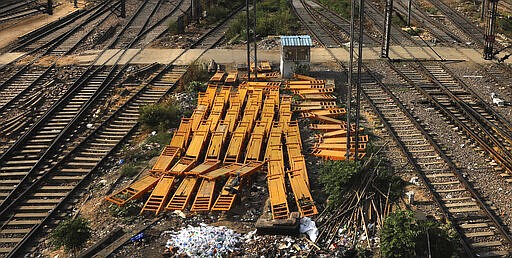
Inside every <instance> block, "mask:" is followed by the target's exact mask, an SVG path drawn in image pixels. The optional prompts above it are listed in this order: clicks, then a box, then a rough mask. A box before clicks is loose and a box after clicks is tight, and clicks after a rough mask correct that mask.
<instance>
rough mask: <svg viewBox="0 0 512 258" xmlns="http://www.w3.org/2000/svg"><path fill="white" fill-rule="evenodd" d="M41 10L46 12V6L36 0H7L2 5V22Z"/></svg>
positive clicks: (0, 8) (0, 15) (0, 16)
mask: <svg viewBox="0 0 512 258" xmlns="http://www.w3.org/2000/svg"><path fill="white" fill-rule="evenodd" d="M40 12H46V8H44V6H42V5H40V4H39V3H38V2H37V1H36V0H24V1H5V2H4V3H2V4H1V5H0V23H3V22H7V21H10V20H14V19H18V18H21V17H25V16H29V15H33V14H36V13H40Z"/></svg>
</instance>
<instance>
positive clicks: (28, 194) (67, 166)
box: [0, 42, 216, 257]
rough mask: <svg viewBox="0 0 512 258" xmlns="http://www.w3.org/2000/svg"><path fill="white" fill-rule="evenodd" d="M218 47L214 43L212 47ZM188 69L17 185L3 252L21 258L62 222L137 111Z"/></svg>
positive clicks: (172, 72) (2, 229)
mask: <svg viewBox="0 0 512 258" xmlns="http://www.w3.org/2000/svg"><path fill="white" fill-rule="evenodd" d="M215 44H216V42H213V43H212V46H213V45H215ZM118 69H119V70H120V71H123V70H124V69H123V68H118ZM185 71H186V67H174V66H172V65H169V66H167V67H165V68H163V69H160V70H159V71H157V72H156V73H154V74H153V76H151V77H150V79H149V80H148V83H145V84H144V86H143V87H142V88H141V89H140V90H139V91H137V93H135V94H133V95H132V96H131V98H130V100H128V101H127V102H126V103H125V104H124V105H123V106H121V107H120V108H119V109H118V110H117V111H116V112H114V113H113V114H111V115H110V116H109V117H108V119H106V120H105V121H104V122H103V123H102V125H100V126H99V127H97V129H95V130H94V131H93V132H90V133H89V134H84V135H83V136H81V138H80V139H79V143H75V144H72V146H70V148H68V150H66V151H63V152H60V153H61V154H60V157H59V158H58V159H52V160H51V161H47V163H48V165H46V166H44V169H40V170H37V177H36V178H35V179H33V181H31V182H30V185H28V184H25V185H24V186H23V187H18V191H17V194H16V198H15V199H13V200H12V201H10V202H9V203H8V204H5V205H3V207H2V209H0V222H1V225H2V226H0V253H2V254H3V255H5V256H7V257H16V256H18V255H19V254H20V253H21V252H22V250H23V248H24V247H26V246H28V245H30V239H32V238H33V237H34V236H35V235H36V234H37V233H38V232H41V230H44V227H43V225H48V223H52V221H51V218H54V219H57V220H59V218H60V217H59V216H58V215H59V211H60V209H65V207H64V204H65V203H67V202H68V201H69V197H70V196H72V194H73V193H74V192H75V191H76V190H77V189H79V187H78V186H81V185H83V184H84V183H85V182H87V178H88V176H89V175H91V174H92V173H94V172H95V171H96V169H97V168H98V167H99V166H100V165H101V163H102V162H103V161H104V160H105V158H106V157H107V156H108V155H109V154H110V153H112V151H114V149H116V147H117V146H119V145H120V144H121V143H122V142H123V141H124V140H125V139H126V138H127V137H128V136H129V135H130V134H131V133H133V132H134V131H135V129H136V127H137V120H138V110H139V107H140V106H141V105H147V104H150V103H154V102H156V101H158V100H160V99H161V98H162V97H163V96H164V95H165V94H166V93H167V92H169V91H170V90H171V89H172V88H173V87H174V84H175V82H176V81H177V80H178V79H179V78H181V76H182V74H183V73H184V72H185ZM82 124H83V123H82ZM74 134H77V133H76V132H74ZM0 175H1V173H0Z"/></svg>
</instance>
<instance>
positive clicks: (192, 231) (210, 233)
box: [164, 223, 241, 257]
mask: <svg viewBox="0 0 512 258" xmlns="http://www.w3.org/2000/svg"><path fill="white" fill-rule="evenodd" d="M164 233H169V234H170V235H171V239H169V240H168V241H167V244H166V246H165V247H166V248H167V249H174V248H177V249H178V250H177V253H178V254H186V255H188V256H191V257H226V256H227V254H228V253H232V252H234V251H238V250H239V248H238V247H239V245H240V236H241V235H240V234H238V233H236V232H234V231H233V230H231V229H229V228H226V227H213V226H208V225H206V224H203V223H201V224H200V225H199V227H193V226H190V225H189V226H188V227H186V228H183V229H181V230H180V231H179V232H172V231H171V232H169V231H166V232H164Z"/></svg>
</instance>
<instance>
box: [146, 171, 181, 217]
mask: <svg viewBox="0 0 512 258" xmlns="http://www.w3.org/2000/svg"><path fill="white" fill-rule="evenodd" d="M173 185H174V176H169V175H163V176H161V177H160V180H159V181H158V184H157V185H156V187H155V189H153V192H151V195H150V196H149V198H148V200H147V201H146V203H145V204H144V207H142V210H141V211H140V213H141V214H142V213H143V212H145V211H150V212H154V213H155V214H157V215H158V213H160V211H161V210H162V209H163V207H164V205H165V203H166V202H167V199H168V195H169V192H170V191H171V188H172V186H173Z"/></svg>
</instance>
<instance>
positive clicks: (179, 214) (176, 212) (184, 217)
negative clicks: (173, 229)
mask: <svg viewBox="0 0 512 258" xmlns="http://www.w3.org/2000/svg"><path fill="white" fill-rule="evenodd" d="M173 213H174V214H176V215H178V216H179V217H181V218H182V219H186V218H187V215H185V213H183V212H182V211H180V210H175V211H174V212H173Z"/></svg>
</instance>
